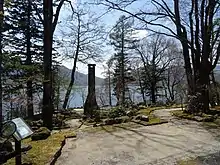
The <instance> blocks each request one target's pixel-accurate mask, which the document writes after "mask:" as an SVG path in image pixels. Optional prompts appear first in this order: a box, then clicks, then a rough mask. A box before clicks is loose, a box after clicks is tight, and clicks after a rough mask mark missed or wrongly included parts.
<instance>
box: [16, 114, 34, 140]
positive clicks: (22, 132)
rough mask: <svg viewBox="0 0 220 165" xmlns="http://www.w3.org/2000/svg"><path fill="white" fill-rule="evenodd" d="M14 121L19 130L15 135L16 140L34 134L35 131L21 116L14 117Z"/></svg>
mask: <svg viewBox="0 0 220 165" xmlns="http://www.w3.org/2000/svg"><path fill="white" fill-rule="evenodd" d="M12 121H13V122H14V123H15V125H16V126H17V130H16V132H15V133H14V135H13V136H14V137H15V138H16V140H18V141H20V140H22V139H25V138H26V137H28V136H30V135H32V134H33V131H32V130H31V128H30V127H29V126H28V125H27V123H26V122H25V121H24V120H23V119H22V118H20V117H19V118H16V119H13V120H12Z"/></svg>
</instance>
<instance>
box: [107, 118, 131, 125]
mask: <svg viewBox="0 0 220 165" xmlns="http://www.w3.org/2000/svg"><path fill="white" fill-rule="evenodd" d="M129 121H130V118H129V117H128V116H121V117H116V118H114V119H111V118H110V119H105V120H104V125H113V124H121V123H126V122H129Z"/></svg>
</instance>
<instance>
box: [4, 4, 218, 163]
mask: <svg viewBox="0 0 220 165" xmlns="http://www.w3.org/2000/svg"><path fill="white" fill-rule="evenodd" d="M219 16H220V2H219V1H218V0H186V1H184V0H149V1H148V0H89V1H88V0H0V130H2V127H3V124H4V123H5V122H6V121H9V120H12V119H14V118H18V117H21V118H23V119H24V120H25V121H26V122H27V123H28V124H29V125H30V126H31V127H32V129H33V130H34V132H35V131H36V132H38V131H39V130H42V128H43V129H46V130H47V131H49V132H53V131H54V130H57V129H58V130H60V131H62V130H63V129H67V128H68V129H69V127H70V128H71V127H72V126H73V125H71V123H74V122H75V121H76V119H79V121H78V120H77V122H81V123H82V124H81V125H80V127H81V126H82V125H87V126H88V128H87V129H89V128H90V127H89V126H92V128H91V130H93V129H94V128H96V127H97V128H98V127H100V128H101V127H103V125H104V126H106V125H115V124H116V127H121V125H120V124H122V123H123V124H124V123H126V124H127V123H129V124H130V123H136V124H135V126H134V125H132V124H131V125H129V124H128V126H127V125H126V124H125V125H126V126H124V125H123V124H122V127H126V129H127V128H130V127H131V128H133V126H134V127H135V129H136V127H138V128H139V127H140V126H137V124H139V125H140V124H142V126H146V125H152V124H155V123H157V124H158V123H159V124H161V125H163V123H168V124H169V122H170V120H171V119H173V117H171V116H175V117H177V118H180V120H181V122H182V119H183V121H185V120H184V119H188V120H194V121H197V122H215V121H218V115H220V113H219V106H220V81H219V70H218V68H219V66H220V65H219V56H220V18H219ZM66 63H68V66H69V64H70V65H71V70H70V73H69V75H70V76H67V75H66V74H64V73H63V72H61V68H62V67H63V65H65V64H66ZM80 66H83V67H80ZM79 68H80V69H79ZM81 68H83V69H81ZM95 68H96V70H95ZM100 68H102V69H101V71H100ZM85 71H86V73H87V74H88V80H87V82H88V87H86V88H88V90H87V91H86V92H85V91H83V89H81V90H80V92H81V95H82V99H83V104H84V105H83V106H82V107H81V108H80V109H78V110H76V109H75V108H73V107H71V108H70V107H69V102H70V101H71V97H72V95H74V93H76V90H75V89H76V86H77V84H76V75H77V74H78V72H81V73H82V72H83V73H85ZM97 72H99V73H101V75H102V77H103V82H102V85H101V89H97V87H96V84H95V83H96V82H95V80H97V78H95V73H97ZM96 76H97V75H96ZM99 80H100V81H101V78H100V79H99ZM132 92H133V93H132ZM135 92H137V93H138V94H139V97H140V98H139V99H138V100H139V101H134V100H135V97H136V95H135V94H134V93H135ZM86 96H87V97H86ZM113 98H114V99H115V100H116V101H113V100H112V99H113ZM97 100H98V101H97ZM73 101H74V100H73ZM113 102H115V103H113ZM175 108H177V109H175ZM168 109H170V110H168ZM160 110H161V111H160ZM162 113H164V115H165V114H166V113H168V114H172V115H167V116H162V115H161V114H162ZM175 120H177V119H175ZM73 121H74V122H73ZM151 122H152V123H151ZM67 123H69V124H70V125H68V124H67ZM219 123H220V122H219ZM117 124H119V126H118V125H117ZM215 124H216V123H215ZM67 125H68V126H67ZM74 126H75V125H74ZM39 127H40V128H39ZM152 127H153V126H152ZM196 127H197V125H196ZM217 128H219V127H217ZM77 129H78V128H77ZM107 129H109V127H108V128H107ZM111 129H112V127H111ZM114 129H116V128H115V127H114ZM117 129H118V128H117ZM157 129H159V128H157ZM199 129H200V127H199V128H198V130H199ZM91 130H89V132H90V131H91ZM74 131H76V130H74ZM111 131H112V130H111ZM161 131H162V130H161ZM0 132H1V131H0ZM76 132H77V131H76ZM159 132H160V131H159ZM162 132H163V131H162ZM174 132H175V131H174ZM34 134H35V133H34ZM186 134H188V133H186ZM206 135H207V134H206ZM51 136H52V135H51ZM207 136H208V135H207ZM33 137H34V136H32V137H31V138H32V140H34V138H33ZM204 137H205V136H204ZM35 138H37V140H38V138H39V137H35ZM207 138H208V137H207ZM35 140H36V139H35ZM205 140H207V139H204V141H205ZM78 143H80V142H78ZM213 143H214V142H213ZM216 143H217V142H216ZM217 144H218V143H217ZM32 145H33V146H34V144H32ZM216 146H217V145H216ZM146 152H147V151H146ZM149 152H150V151H149ZM106 155H107V154H106ZM61 157H62V156H61ZM120 160H121V159H120ZM73 161H76V162H78V161H80V160H77V159H76V160H73ZM58 162H59V161H58ZM61 162H62V161H61ZM61 162H60V163H61ZM93 163H94V162H93ZM99 163H100V162H99ZM99 163H97V164H99ZM118 163H119V164H128V162H126V163H125V162H124V163H123V161H122V162H120V161H119V162H118ZM142 163H143V162H142ZM33 164H34V163H33ZM42 164H44V163H42ZM58 164H59V163H58ZM76 164H77V163H76ZM78 164H88V162H84V163H82V162H81V163H78ZM109 164H110V163H109ZM133 164H141V162H138V163H137V162H133ZM187 164H189V163H187ZM211 164H212V163H211Z"/></svg>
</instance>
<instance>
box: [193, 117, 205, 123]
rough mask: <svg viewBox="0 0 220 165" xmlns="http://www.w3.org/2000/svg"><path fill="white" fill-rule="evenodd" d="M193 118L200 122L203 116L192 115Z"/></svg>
mask: <svg viewBox="0 0 220 165" xmlns="http://www.w3.org/2000/svg"><path fill="white" fill-rule="evenodd" d="M194 120H196V121H198V122H202V121H203V117H201V116H194Z"/></svg>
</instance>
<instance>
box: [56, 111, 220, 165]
mask: <svg viewBox="0 0 220 165" xmlns="http://www.w3.org/2000/svg"><path fill="white" fill-rule="evenodd" d="M171 110H174V109H164V110H156V111H155V112H154V113H155V115H157V116H160V117H161V118H163V119H167V120H169V122H168V123H167V124H161V125H155V126H145V127H140V128H136V129H129V128H126V129H124V130H123V131H118V132H105V133H90V134H88V133H79V134H78V137H77V139H76V140H74V139H68V141H67V144H66V145H65V146H64V148H63V150H62V155H61V156H60V158H59V159H58V161H57V163H56V165H147V164H152V165H155V164H157V165H166V164H167V165H172V164H176V160H179V159H183V158H187V157H196V156H204V155H207V154H212V153H216V152H218V151H219V150H220V142H219V141H218V140H217V139H216V137H215V136H214V135H213V133H211V132H210V131H209V130H207V129H205V128H204V127H202V126H201V125H200V124H199V123H197V122H193V121H188V120H177V119H175V118H173V117H172V116H171V115H170V111H171Z"/></svg>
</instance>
